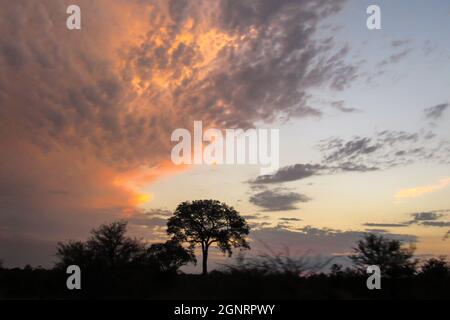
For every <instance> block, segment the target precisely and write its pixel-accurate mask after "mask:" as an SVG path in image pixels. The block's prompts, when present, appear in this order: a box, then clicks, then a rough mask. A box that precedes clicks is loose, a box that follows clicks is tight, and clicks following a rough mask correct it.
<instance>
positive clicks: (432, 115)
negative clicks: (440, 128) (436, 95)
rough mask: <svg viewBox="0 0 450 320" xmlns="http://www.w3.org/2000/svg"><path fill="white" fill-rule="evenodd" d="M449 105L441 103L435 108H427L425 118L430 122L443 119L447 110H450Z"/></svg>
mask: <svg viewBox="0 0 450 320" xmlns="http://www.w3.org/2000/svg"><path fill="white" fill-rule="evenodd" d="M448 106H449V104H448V103H441V104H438V105H436V106H433V107H429V108H426V109H425V110H424V114H425V118H427V119H430V120H437V119H440V118H441V117H442V115H443V114H444V112H445V110H447V109H448Z"/></svg>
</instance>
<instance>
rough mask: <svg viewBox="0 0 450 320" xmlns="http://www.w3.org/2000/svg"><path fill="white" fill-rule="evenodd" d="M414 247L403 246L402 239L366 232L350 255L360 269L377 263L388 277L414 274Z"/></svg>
mask: <svg viewBox="0 0 450 320" xmlns="http://www.w3.org/2000/svg"><path fill="white" fill-rule="evenodd" d="M414 251H415V248H413V247H409V248H405V247H404V245H403V243H402V241H400V240H393V239H388V238H385V237H383V236H382V235H377V234H367V235H365V236H364V239H362V240H359V241H358V242H357V246H356V248H354V255H352V256H350V258H351V259H352V260H353V262H354V263H355V265H356V266H357V267H359V268H360V269H364V270H365V269H366V268H367V266H370V265H377V266H379V267H380V270H381V272H382V274H384V275H386V276H390V277H397V276H410V275H412V274H414V272H415V267H416V264H417V261H416V260H415V259H414V258H413V257H414Z"/></svg>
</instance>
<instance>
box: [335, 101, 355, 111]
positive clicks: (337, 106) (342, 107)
mask: <svg viewBox="0 0 450 320" xmlns="http://www.w3.org/2000/svg"><path fill="white" fill-rule="evenodd" d="M331 106H332V107H333V108H335V109H336V110H339V111H341V112H344V113H355V112H359V111H360V110H358V109H356V108H349V107H346V106H345V101H343V100H340V101H333V102H331Z"/></svg>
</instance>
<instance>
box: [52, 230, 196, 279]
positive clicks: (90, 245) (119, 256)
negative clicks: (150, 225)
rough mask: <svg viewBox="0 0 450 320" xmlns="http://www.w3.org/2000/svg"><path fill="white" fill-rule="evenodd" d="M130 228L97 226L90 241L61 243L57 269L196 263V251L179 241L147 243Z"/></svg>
mask: <svg viewBox="0 0 450 320" xmlns="http://www.w3.org/2000/svg"><path fill="white" fill-rule="evenodd" d="M126 231H127V222H126V221H115V222H112V223H109V224H104V225H101V226H100V227H99V228H97V229H93V230H92V231H91V236H90V237H89V239H88V241H86V242H82V241H68V242H60V243H58V246H57V253H56V257H57V258H58V261H57V262H56V263H55V268H61V269H65V268H67V266H69V265H78V266H80V267H82V268H86V269H99V270H104V269H108V270H111V269H117V268H122V267H130V266H132V267H143V268H146V269H148V270H153V271H170V272H176V271H177V270H178V269H179V268H180V267H181V266H183V265H185V264H187V263H189V262H194V263H195V262H196V260H195V255H194V254H193V252H192V250H190V249H185V248H184V247H183V246H182V245H181V244H180V243H178V242H176V241H167V242H166V243H158V244H153V245H151V246H146V245H145V244H144V243H143V242H142V241H139V240H137V239H134V238H130V237H128V236H127V235H126Z"/></svg>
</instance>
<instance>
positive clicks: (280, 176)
mask: <svg viewBox="0 0 450 320" xmlns="http://www.w3.org/2000/svg"><path fill="white" fill-rule="evenodd" d="M325 169H327V168H326V167H324V166H322V165H319V164H301V163H299V164H295V165H292V166H287V167H283V168H280V169H279V170H278V171H276V172H275V173H274V174H270V175H262V176H259V177H257V178H256V179H254V180H252V181H251V183H254V184H266V183H281V182H288V181H295V180H301V179H305V178H308V177H311V176H315V175H319V174H320V173H321V172H322V171H323V170H325Z"/></svg>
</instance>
